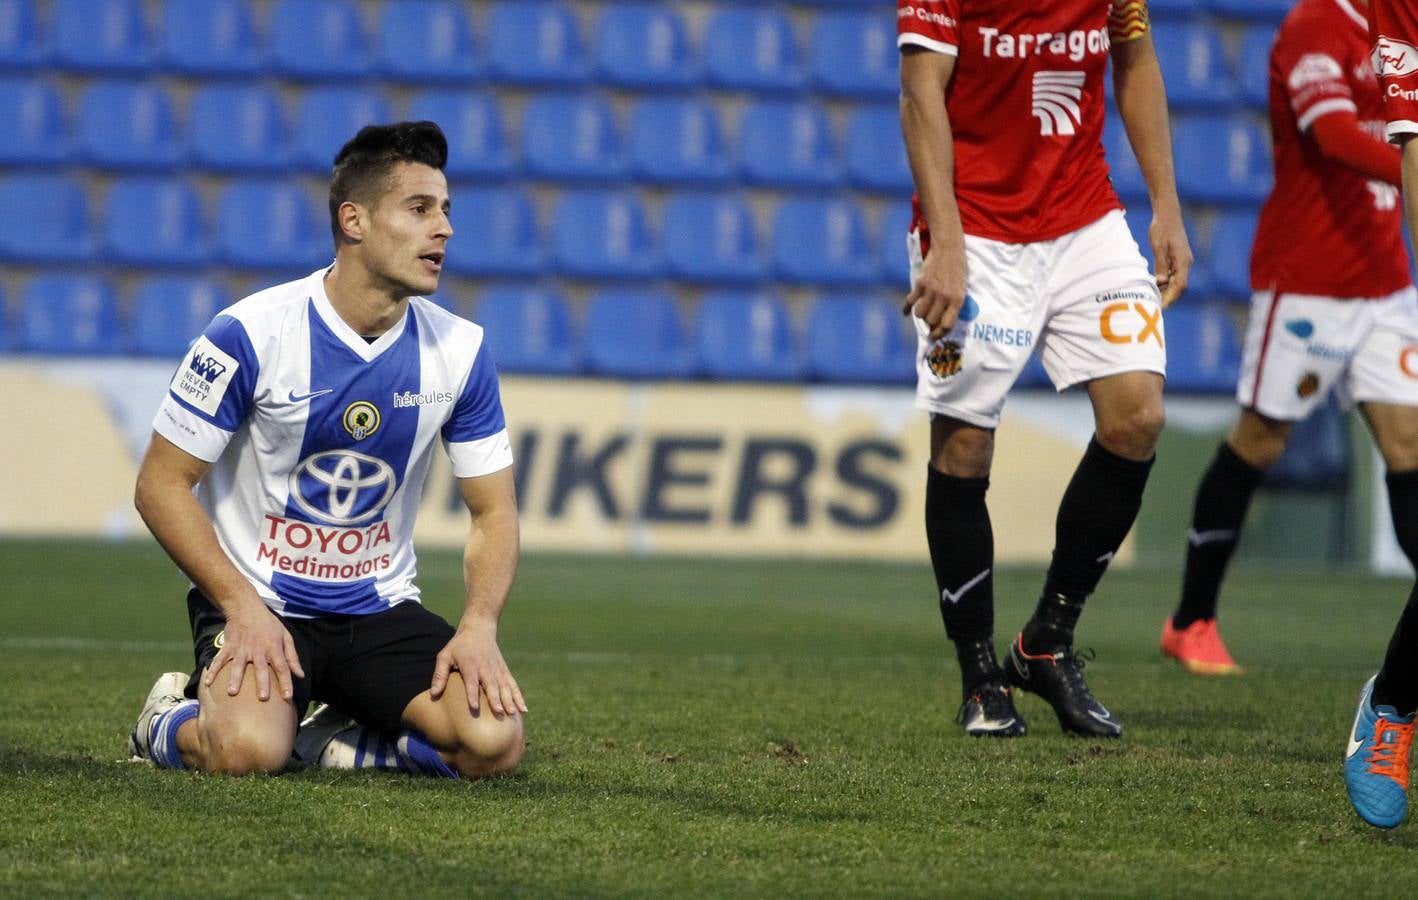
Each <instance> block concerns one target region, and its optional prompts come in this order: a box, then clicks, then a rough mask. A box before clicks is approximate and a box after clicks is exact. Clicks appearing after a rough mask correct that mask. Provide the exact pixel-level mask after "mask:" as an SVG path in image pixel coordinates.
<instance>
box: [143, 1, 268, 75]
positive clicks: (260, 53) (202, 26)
mask: <svg viewBox="0 0 1418 900" xmlns="http://www.w3.org/2000/svg"><path fill="white" fill-rule="evenodd" d="M159 57H160V62H161V64H162V65H163V66H164V67H166V68H168V69H171V70H173V71H175V72H181V73H183V74H186V75H199V76H213V75H255V74H257V73H258V72H261V71H262V70H263V69H264V68H265V66H266V48H265V46H264V45H263V44H262V42H261V40H260V38H259V36H258V35H257V33H256V25H255V21H254V17H253V16H252V13H251V4H250V2H249V0H167V3H166V4H165V5H164V6H163V27H162V43H161V45H160V47H159Z"/></svg>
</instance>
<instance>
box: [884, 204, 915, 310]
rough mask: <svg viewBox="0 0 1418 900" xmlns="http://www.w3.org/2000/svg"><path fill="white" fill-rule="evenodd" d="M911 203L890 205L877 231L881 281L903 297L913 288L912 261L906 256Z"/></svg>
mask: <svg viewBox="0 0 1418 900" xmlns="http://www.w3.org/2000/svg"><path fill="white" fill-rule="evenodd" d="M911 215H912V214H911V201H909V200H901V201H898V202H896V203H892V204H889V205H888V206H887V207H886V209H885V210H884V211H883V212H882V214H881V228H879V229H878V230H877V233H878V234H879V235H880V240H878V241H877V247H878V248H880V250H881V281H882V283H883V284H885V285H887V286H888V287H893V288H895V289H897V290H899V291H900V292H901V293H902V294H903V295H904V294H905V293H906V292H907V291H908V290H910V287H911V260H910V258H909V257H907V255H906V235H907V234H909V233H910V231H911Z"/></svg>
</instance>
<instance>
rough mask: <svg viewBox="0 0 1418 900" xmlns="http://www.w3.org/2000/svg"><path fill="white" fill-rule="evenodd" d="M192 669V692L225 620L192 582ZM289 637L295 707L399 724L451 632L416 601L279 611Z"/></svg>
mask: <svg viewBox="0 0 1418 900" xmlns="http://www.w3.org/2000/svg"><path fill="white" fill-rule="evenodd" d="M187 615H188V618H189V619H190V620H191V621H192V647H193V655H194V656H195V657H196V662H197V668H196V670H195V671H193V673H192V677H191V679H189V681H188V682H187V696H189V697H196V696H197V683H198V680H199V679H200V678H201V675H202V672H203V671H204V670H205V669H206V668H207V666H208V665H209V664H210V663H211V661H212V659H213V658H214V657H216V655H217V650H218V648H219V646H220V644H219V643H218V639H219V638H220V637H221V634H222V630H223V629H224V628H225V627H226V619H225V618H224V617H223V616H222V614H221V612H220V611H219V610H218V609H217V608H216V606H214V605H213V604H212V601H210V600H208V599H207V597H206V596H205V595H204V594H202V592H201V591H199V590H197V589H196V588H193V589H192V590H191V591H189V592H188V594H187ZM280 619H281V623H282V624H283V625H285V627H286V630H287V631H289V632H290V636H291V638H292V639H293V640H294V641H295V652H296V655H297V656H299V657H300V666H301V668H302V669H304V670H305V677H304V678H295V679H294V687H295V708H296V710H297V712H299V713H300V714H301V715H304V712H305V708H306V706H307V705H308V704H309V703H310V702H311V701H312V700H314V701H316V702H322V703H329V704H331V705H333V706H334V707H335V708H336V709H338V710H340V712H342V713H345V714H346V715H348V716H352V717H353V718H354V719H355V720H356V721H358V722H359V723H360V724H362V725H367V726H369V727H371V728H375V729H378V730H380V731H386V732H392V731H398V730H399V729H400V728H402V727H403V725H402V724H401V723H400V717H401V716H402V715H403V712H404V708H405V707H407V706H408V705H409V701H411V700H413V699H414V698H415V697H417V696H418V695H419V694H421V693H423V692H424V691H426V690H428V689H429V685H430V684H431V683H432V682H433V668H434V664H435V658H436V657H437V656H438V652H439V651H440V650H442V649H443V648H444V647H445V646H446V645H447V644H448V642H449V641H450V640H452V638H453V626H452V625H449V624H448V622H447V621H446V620H444V618H443V617H442V616H440V615H438V614H437V613H433V612H430V611H429V610H427V609H425V608H424V606H423V604H422V603H412V602H410V603H400V604H399V605H398V606H395V607H394V608H392V609H390V610H389V611H388V612H382V613H374V614H372V615H367V616H323V617H321V618H318V619H296V618H286V617H284V616H282V617H280Z"/></svg>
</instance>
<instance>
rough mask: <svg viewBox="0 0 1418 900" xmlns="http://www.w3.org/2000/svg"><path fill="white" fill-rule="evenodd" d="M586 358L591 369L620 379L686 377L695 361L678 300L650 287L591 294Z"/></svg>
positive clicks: (617, 289) (614, 289)
mask: <svg viewBox="0 0 1418 900" xmlns="http://www.w3.org/2000/svg"><path fill="white" fill-rule="evenodd" d="M586 357H587V361H588V363H589V365H590V370H591V371H592V372H593V373H595V374H597V375H609V376H612V377H616V378H687V377H688V376H689V375H690V373H691V371H692V366H693V362H694V353H693V348H692V347H691V346H690V345H689V343H688V341H687V340H686V338H685V334H684V325H683V323H682V322H681V317H680V311H679V307H678V306H677V305H676V304H675V300H674V298H673V297H672V296H670V295H669V294H667V293H663V292H660V291H656V290H651V289H646V288H636V289H628V288H607V289H603V290H600V291H597V292H596V293H595V294H593V295H592V296H591V298H590V301H589V304H588V306H587V310H586Z"/></svg>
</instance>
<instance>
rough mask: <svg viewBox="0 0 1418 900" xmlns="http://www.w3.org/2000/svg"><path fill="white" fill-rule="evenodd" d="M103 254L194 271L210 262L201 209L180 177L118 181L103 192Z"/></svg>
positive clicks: (122, 260) (121, 260)
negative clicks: (187, 268) (104, 197)
mask: <svg viewBox="0 0 1418 900" xmlns="http://www.w3.org/2000/svg"><path fill="white" fill-rule="evenodd" d="M107 210H108V215H107V218H106V222H105V224H104V229H103V232H104V246H103V251H104V255H105V256H106V257H107V258H108V259H109V260H111V261H113V262H117V263H123V264H127V265H140V266H200V265H203V264H205V263H206V262H207V261H208V260H209V259H210V257H211V246H210V244H209V242H208V240H207V229H206V227H205V226H204V224H203V221H202V204H201V201H200V200H199V199H198V197H197V192H196V191H195V190H194V189H193V188H192V186H191V185H189V184H188V183H187V182H186V181H184V180H182V179H181V178H173V177H163V178H124V179H119V180H118V181H116V182H114V185H113V187H112V189H111V190H110V191H109V193H108V204H107Z"/></svg>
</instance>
